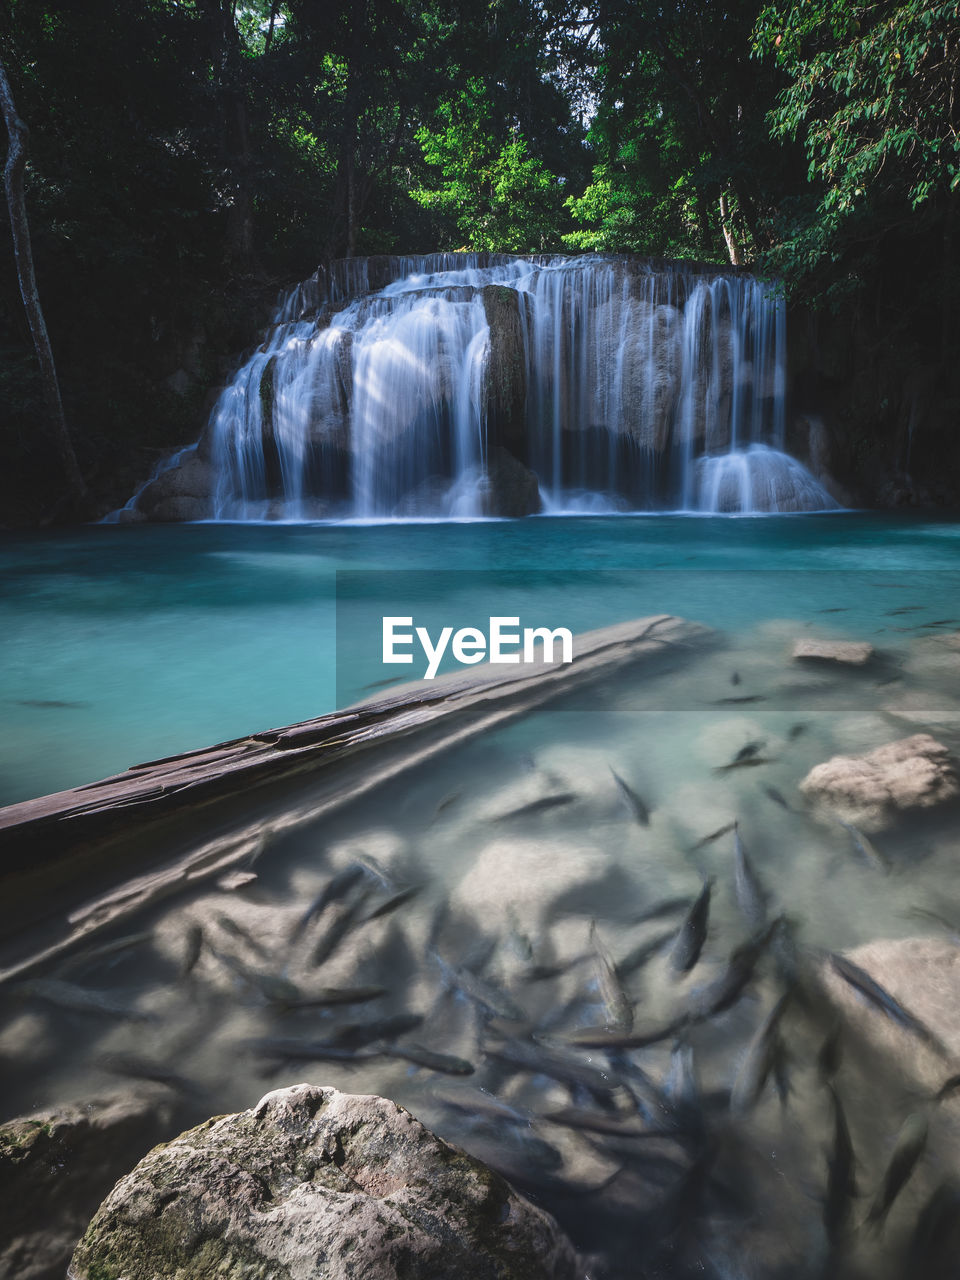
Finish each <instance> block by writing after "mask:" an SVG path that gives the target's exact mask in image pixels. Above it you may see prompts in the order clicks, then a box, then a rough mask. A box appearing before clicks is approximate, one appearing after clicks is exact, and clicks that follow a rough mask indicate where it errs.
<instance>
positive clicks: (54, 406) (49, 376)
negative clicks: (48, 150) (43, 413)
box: [0, 62, 87, 508]
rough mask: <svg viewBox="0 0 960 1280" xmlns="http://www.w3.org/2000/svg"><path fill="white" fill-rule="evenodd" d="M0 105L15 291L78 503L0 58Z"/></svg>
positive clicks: (82, 491) (15, 124) (22, 133)
mask: <svg viewBox="0 0 960 1280" xmlns="http://www.w3.org/2000/svg"><path fill="white" fill-rule="evenodd" d="M0 111H2V113H3V121H4V124H5V125H6V129H7V136H8V138H9V147H8V150H7V162H6V165H5V166H4V170H3V180H4V189H5V191H6V196H7V209H8V211H9V213H10V229H11V232H12V234H13V256H14V260H15V262H16V268H17V279H18V281H19V284H20V295H21V297H22V298H23V308H24V311H25V312H26V316H27V323H28V325H29V326H30V336H31V338H32V339H33V346H34V350H35V351H36V354H37V363H38V364H39V366H40V378H41V384H42V387H43V398H44V402H45V404H46V408H47V415H48V419H49V424H50V428H51V431H52V435H53V443H54V447H55V450H56V453H57V457H58V459H59V462H60V468H61V470H62V472H63V475H64V479H65V480H66V484H67V492H68V496H69V497H70V498H71V499H72V500H73V502H74V504H75V505H76V506H77V507H78V508H79V507H81V506H82V505H83V503H84V502H85V500H86V497H87V490H86V485H85V484H84V481H83V476H82V475H81V473H80V467H79V466H78V464H77V456H76V454H75V453H74V449H73V443H72V441H71V439H70V433H69V431H68V430H67V420H66V417H65V416H64V412H63V400H62V399H61V396H60V383H59V382H58V380H57V369H56V365H55V363H54V359H53V348H52V347H51V345H50V335H49V334H48V333H47V323H46V320H45V319H44V316H43V309H42V307H41V306H40V295H39V292H38V290H37V278H36V273H35V271H34V267H33V246H32V244H31V240H30V224H29V222H28V220H27V204H26V199H25V197H24V190H23V175H24V170H25V168H26V163H27V138H28V130H27V126H26V125H25V124H24V122H23V121H22V120H21V119H20V117H19V115H18V114H17V108H16V104H15V102H14V98H13V91H12V89H11V88H10V81H9V80H8V79H7V73H6V70H5V69H4V66H3V63H2V62H0Z"/></svg>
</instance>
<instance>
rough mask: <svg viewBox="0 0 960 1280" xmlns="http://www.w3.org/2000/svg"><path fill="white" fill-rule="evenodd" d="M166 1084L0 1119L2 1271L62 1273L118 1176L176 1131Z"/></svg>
mask: <svg viewBox="0 0 960 1280" xmlns="http://www.w3.org/2000/svg"><path fill="white" fill-rule="evenodd" d="M171 1119H172V1106H171V1100H170V1095H169V1091H168V1090H166V1089H163V1088H160V1087H157V1088H156V1089H152V1088H148V1087H146V1086H141V1087H140V1088H138V1089H137V1090H136V1091H133V1092H129V1093H117V1094H112V1095H111V1096H109V1097H107V1098H100V1099H95V1100H93V1101H91V1102H88V1103H87V1104H86V1105H84V1106H74V1105H68V1106H63V1107H57V1108H55V1109H54V1110H51V1111H45V1112H38V1113H37V1114H36V1115H32V1116H26V1117H24V1118H22V1119H19V1120H10V1121H8V1122H7V1123H6V1124H4V1125H2V1126H0V1276H10V1277H13V1276H16V1277H17V1280H62V1277H63V1274H64V1272H65V1271H66V1267H67V1263H68V1261H69V1260H70V1253H71V1250H72V1249H73V1247H74V1245H75V1244H76V1242H77V1240H78V1238H79V1236H80V1235H81V1233H82V1231H83V1229H84V1227H85V1226H86V1225H87V1223H88V1222H89V1221H90V1215H91V1214H92V1213H93V1212H94V1210H95V1209H96V1207H97V1205H98V1204H99V1203H100V1201H101V1200H102V1199H103V1197H104V1196H105V1195H106V1194H107V1192H108V1191H109V1190H110V1188H111V1187H112V1186H113V1184H114V1183H115V1182H116V1180H117V1178H118V1177H119V1176H120V1174H121V1173H122V1172H123V1171H124V1169H129V1168H130V1165H131V1164H132V1163H133V1161H134V1160H138V1159H139V1158H140V1156H141V1155H143V1153H144V1151H147V1150H149V1148H150V1147H151V1146H152V1145H153V1143H155V1142H159V1141H161V1139H163V1138H166V1137H169V1135H170V1133H171V1132H176V1129H174V1128H173V1127H172V1125H171Z"/></svg>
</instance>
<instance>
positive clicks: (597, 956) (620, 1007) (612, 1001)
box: [590, 920, 633, 1031]
mask: <svg viewBox="0 0 960 1280" xmlns="http://www.w3.org/2000/svg"><path fill="white" fill-rule="evenodd" d="M590 945H591V947H592V948H593V955H594V960H595V962H596V975H597V985H598V986H599V988H600V995H601V997H602V998H603V1007H604V1010H605V1013H606V1018H607V1026H608V1027H609V1028H610V1029H611V1030H612V1031H629V1030H630V1028H631V1027H632V1026H633V1003H632V1001H631V1000H630V999H629V997H628V996H627V993H626V992H625V991H624V989H623V986H622V984H621V982H620V979H619V977H618V976H617V968H616V966H615V965H614V963H613V960H612V958H611V956H610V952H609V951H608V950H607V948H606V947H605V946H604V944H603V941H602V939H601V938H600V934H599V932H598V931H597V922H596V920H594V921H592V922H591V925H590Z"/></svg>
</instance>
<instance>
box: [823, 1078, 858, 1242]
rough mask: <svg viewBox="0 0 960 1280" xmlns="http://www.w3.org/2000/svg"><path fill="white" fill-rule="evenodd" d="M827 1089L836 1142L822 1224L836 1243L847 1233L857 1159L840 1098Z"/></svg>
mask: <svg viewBox="0 0 960 1280" xmlns="http://www.w3.org/2000/svg"><path fill="white" fill-rule="evenodd" d="M827 1088H828V1090H829V1093H830V1099H831V1102H832V1105H833V1144H832V1147H831V1149H830V1152H829V1154H828V1156H827V1190H826V1196H825V1198H824V1202H823V1226H824V1230H825V1231H826V1235H827V1239H828V1240H829V1242H830V1243H831V1245H835V1244H836V1243H837V1242H838V1240H839V1239H840V1238H841V1236H842V1235H843V1233H844V1230H845V1228H846V1225H847V1222H848V1220H849V1216H850V1210H851V1208H852V1202H853V1200H854V1198H855V1197H856V1194H857V1179H856V1159H855V1157H854V1153H853V1142H852V1140H851V1138H850V1129H849V1127H848V1126H847V1118H846V1115H845V1114H844V1110H843V1106H842V1104H841V1102H840V1097H839V1095H838V1094H837V1091H836V1089H834V1087H833V1085H828V1086H827Z"/></svg>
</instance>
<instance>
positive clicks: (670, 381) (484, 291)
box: [199, 253, 836, 520]
mask: <svg viewBox="0 0 960 1280" xmlns="http://www.w3.org/2000/svg"><path fill="white" fill-rule="evenodd" d="M785 388H786V319H785V304H784V301H783V298H782V297H781V296H779V295H778V293H777V292H776V290H775V289H773V288H772V287H771V286H770V285H769V284H766V283H764V282H762V281H760V280H757V279H755V278H753V277H751V276H749V275H745V274H740V273H737V274H728V273H724V272H723V271H720V270H718V269H716V268H710V267H703V266H697V265H693V264H684V263H666V264H665V263H654V262H651V261H644V260H638V259H630V258H619V257H579V258H577V257H572V258H570V257H529V258H517V257H508V256H505V255H493V254H466V253H458V254H433V255H428V256H425V257H406V258H386V257H385V258H369V259H353V260H347V261H343V262H338V263H333V264H332V265H331V266H329V267H328V268H325V269H323V270H321V271H318V272H317V274H316V275H315V276H313V277H311V278H310V279H309V280H307V281H304V282H303V283H302V284H300V285H298V286H297V287H296V288H295V289H293V290H291V291H290V292H289V293H288V294H286V295H285V296H284V297H283V298H281V300H280V303H279V305H278V308H277V311H276V314H275V317H274V323H273V325H272V326H271V328H270V329H269V331H268V332H267V334H266V335H265V337H264V340H263V341H262V343H261V345H260V346H259V347H258V348H257V350H256V351H255V352H254V353H253V354H252V355H251V356H250V357H249V358H248V359H247V360H246V361H245V362H244V364H243V365H242V366H241V367H240V369H239V370H238V371H237V373H236V375H235V376H234V378H233V379H232V381H231V382H230V384H229V385H228V386H227V387H226V388H225V390H224V391H223V392H222V394H221V396H220V398H219V400H218V402H217V404H216V406H215V409H214V411H213V415H212V417H211V421H210V425H209V427H208V429H207V431H206V433H205V434H204V436H203V437H202V439H201V441H200V445H199V453H200V455H201V456H202V457H204V458H207V459H208V460H209V463H210V466H211V469H212V475H213V477H214V481H213V484H212V493H211V500H210V510H211V514H212V516H213V517H214V518H216V519H239V520H259V519H276V518H280V519H291V520H305V519H313V518H334V519H336V518H355V519H381V518H387V517H392V516H400V517H410V516H429V517H456V516H466V517H475V516H478V515H483V514H490V513H493V514H522V513H523V512H521V511H516V512H514V511H513V510H512V508H511V506H510V501H512V499H510V500H504V499H503V496H502V493H500V492H499V491H500V490H502V489H504V488H506V489H509V490H510V491H511V492H513V491H514V490H515V489H517V486H520V488H522V487H523V483H524V480H525V478H526V479H527V480H529V485H528V486H527V488H526V489H524V490H523V492H524V493H525V494H526V495H527V497H529V493H530V492H532V494H533V498H532V502H533V504H534V505H533V506H528V507H527V508H526V509H527V510H536V509H545V510H548V511H552V512H565V511H582V510H604V509H606V510H682V511H712V512H731V511H795V510H811V509H820V508H826V507H831V506H835V505H836V504H835V503H834V502H833V501H832V500H831V498H830V497H829V495H828V494H827V493H826V492H825V491H824V489H823V488H822V487H821V486H820V485H819V484H818V482H817V481H816V480H815V479H814V478H813V476H811V475H810V474H809V472H807V471H806V470H805V468H804V467H803V466H802V465H801V464H800V462H798V461H797V460H796V459H793V458H791V457H790V456H789V455H788V454H786V453H785V452H784V447H785V434H786V391H785ZM511 486H512V488H511ZM538 489H539V496H538V494H537V490H538ZM495 491H496V492H495ZM518 491H519V490H518ZM524 500H526V498H525V499H524ZM505 502H506V505H505ZM498 504H499V505H498Z"/></svg>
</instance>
